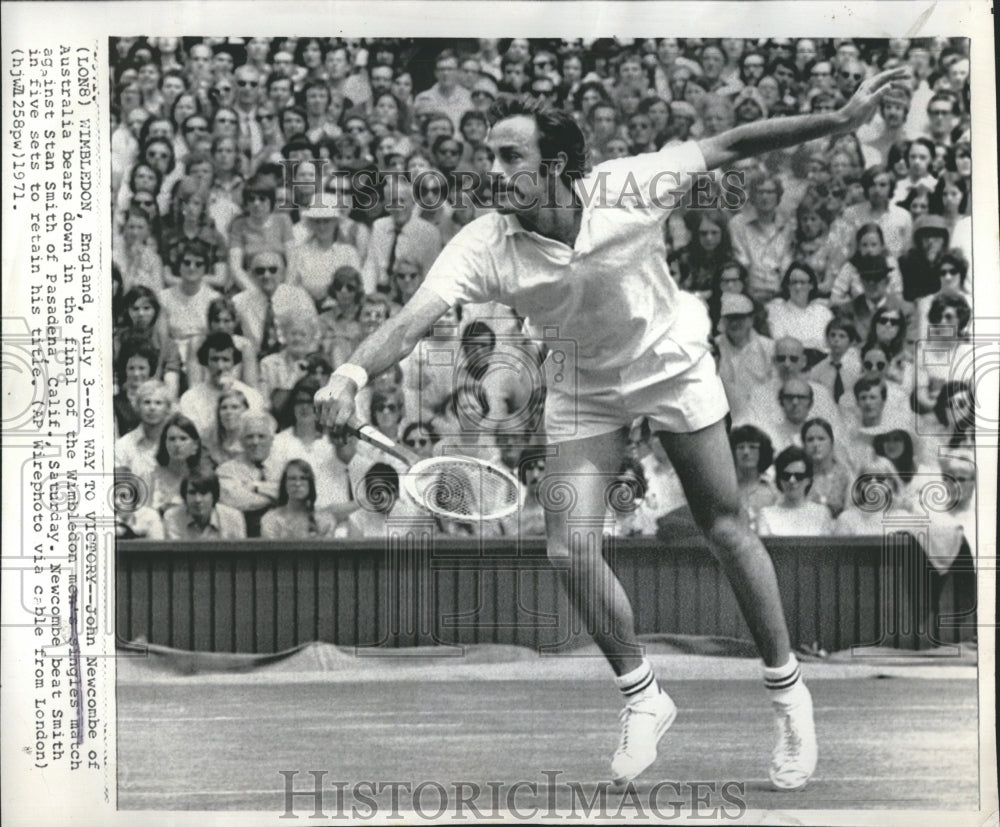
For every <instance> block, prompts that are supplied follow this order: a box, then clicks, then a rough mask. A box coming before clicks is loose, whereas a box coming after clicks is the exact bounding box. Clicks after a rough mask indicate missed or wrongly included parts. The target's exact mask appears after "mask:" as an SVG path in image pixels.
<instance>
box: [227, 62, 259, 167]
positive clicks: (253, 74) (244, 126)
mask: <svg viewBox="0 0 1000 827" xmlns="http://www.w3.org/2000/svg"><path fill="white" fill-rule="evenodd" d="M262 81H263V77H262V76H261V74H260V72H259V71H258V70H257V69H255V68H254V67H253V66H250V65H243V66H240V67H239V68H238V69H237V70H236V71H235V72H234V73H233V83H234V84H235V86H236V95H235V98H234V100H233V111H234V112H235V113H236V117H237V119H238V124H237V126H238V129H239V132H238V134H239V144H240V148H241V149H242V150H243V151H244V152H245V153H247V154H249V155H256V154H257V153H258V152H259V151H260V148H261V147H262V146H263V142H262V140H261V134H260V124H259V123H258V122H257V107H258V105H259V104H260V100H261V84H262Z"/></svg>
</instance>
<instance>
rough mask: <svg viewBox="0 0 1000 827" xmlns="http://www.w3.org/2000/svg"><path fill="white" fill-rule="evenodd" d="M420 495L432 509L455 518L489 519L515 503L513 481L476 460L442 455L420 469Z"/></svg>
mask: <svg viewBox="0 0 1000 827" xmlns="http://www.w3.org/2000/svg"><path fill="white" fill-rule="evenodd" d="M416 487H417V490H418V492H419V496H420V499H422V500H423V502H424V503H425V504H426V505H427V506H428V507H430V509H431V510H433V511H435V512H437V513H438V514H441V515H443V516H449V517H454V518H456V519H462V518H466V519H490V518H496V517H499V516H504V515H506V514H509V513H510V512H511V511H512V510H513V509H514V508H516V507H517V504H518V490H517V486H516V484H515V483H514V482H513V480H512V479H510V478H508V477H507V476H505V475H503V474H501V473H499V472H497V471H494V470H492V469H490V468H489V467H488V466H484V465H480V464H478V463H472V462H465V461H462V460H460V459H442V460H440V461H438V462H436V463H434V464H432V465H431V466H429V467H426V468H423V469H421V471H420V473H419V474H418V479H417V486H416Z"/></svg>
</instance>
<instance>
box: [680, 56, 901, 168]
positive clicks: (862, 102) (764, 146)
mask: <svg viewBox="0 0 1000 827" xmlns="http://www.w3.org/2000/svg"><path fill="white" fill-rule="evenodd" d="M909 71H910V70H909V69H908V68H907V67H905V66H899V67H897V68H895V69H889V70H887V71H885V72H881V73H879V74H877V75H874V76H873V77H870V78H868V80H866V81H864V82H863V83H862V84H861V86H859V87H858V91H857V92H855V93H854V96H853V97H852V98H851V99H850V100H849V101H848V102H847V103H846V104H844V105H843V106H842V107H841V108H840V109H838V110H837V111H836V112H819V113H816V114H812V115H795V116H792V117H789V118H774V119H772V120H766V121H754V122H753V123H748V124H744V125H742V126H737V127H736V128H735V129H730V130H728V131H727V132H723V133H722V134H721V135H715V136H713V137H711V138H705V139H704V140H703V141H700V142H699V144H698V145H699V147H700V148H701V151H702V154H703V155H704V156H705V163H706V165H707V167H708V168H709V169H715V168H716V167H720V166H726V165H728V164H732V163H734V162H736V161H739V160H741V159H742V158H749V157H751V156H754V155H760V154H761V153H762V152H769V151H770V150H774V149H784V148H785V147H789V146H795V145H796V144H801V143H805V142H806V141H811V140H814V139H815V138H823V137H825V136H827V135H833V134H836V133H840V132H851V131H853V130H855V129H857V128H858V127H859V126H861V124H863V123H865V122H867V121H868V119H869V118H871V116H872V114H873V113H874V112H875V108H876V107H877V106H878V102H879V100H880V99H881V97H882V95H883V94H885V92H886V90H888V89H889V87H890V86H891V85H892V82H893V81H897V80H902V79H903V78H905V77H906V76H907V75H908V74H909Z"/></svg>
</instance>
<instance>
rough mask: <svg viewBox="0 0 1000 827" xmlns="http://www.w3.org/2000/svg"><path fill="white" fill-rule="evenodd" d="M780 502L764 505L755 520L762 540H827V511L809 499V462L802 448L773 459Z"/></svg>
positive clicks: (830, 522) (829, 522)
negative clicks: (780, 538)
mask: <svg viewBox="0 0 1000 827" xmlns="http://www.w3.org/2000/svg"><path fill="white" fill-rule="evenodd" d="M774 471H775V478H776V479H777V483H778V491H779V492H780V495H781V497H780V499H779V500H778V502H777V503H775V504H774V505H765V506H763V507H762V508H761V509H760V514H759V516H758V518H757V533H758V534H759V535H760V536H761V537H788V536H793V537H828V536H829V535H830V534H831V532H832V531H833V518H832V516H831V515H830V509H829V508H827V507H826V506H825V505H822V504H821V503H817V502H812V501H811V500H810V499H809V491H810V489H811V488H812V480H813V465H812V460H811V459H810V458H809V456H808V455H807V454H806V452H805V451H803V450H802V448H800V447H798V446H797V445H793V446H790V447H788V448H786V449H785V450H784V451H782V452H781V453H780V454H778V456H777V458H776V459H775V460H774Z"/></svg>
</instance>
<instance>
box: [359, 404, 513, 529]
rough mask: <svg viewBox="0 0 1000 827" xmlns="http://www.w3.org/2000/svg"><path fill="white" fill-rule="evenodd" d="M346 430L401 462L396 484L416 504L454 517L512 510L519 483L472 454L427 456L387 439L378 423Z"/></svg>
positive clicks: (497, 516) (497, 515) (498, 515)
mask: <svg viewBox="0 0 1000 827" xmlns="http://www.w3.org/2000/svg"><path fill="white" fill-rule="evenodd" d="M346 430H347V431H348V432H350V433H352V434H354V435H355V436H357V437H358V439H363V440H364V441H365V442H367V443H368V444H369V445H372V446H374V447H375V448H378V449H379V450H381V451H383V452H384V453H386V454H389V455H390V456H392V457H395V458H396V459H398V460H400V461H402V462H404V463H406V465H407V471H406V473H405V474H403V476H402V479H401V483H402V486H403V488H404V490H405V491H406V493H407V494H409V495H410V497H411V498H412V499H413V501H414V502H415V503H417V505H419V506H420V507H421V508H423V509H425V510H427V511H429V512H430V513H432V514H437V515H438V516H441V517H448V518H450V519H453V520H462V521H476V522H478V521H479V520H501V519H503V518H504V517H507V516H509V515H510V514H512V513H513V512H514V511H516V510H517V507H518V504H519V502H520V496H519V494H520V486H519V485H518V482H517V478H516V477H515V476H514V475H513V474H511V473H510V472H509V471H507V470H506V469H504V468H500V467H499V466H497V465H494V464H493V463H490V462H485V461H484V460H481V459H476V458H475V457H429V458H427V459H421V458H420V457H418V456H417V455H416V454H415V453H414V452H413V451H411V450H409V449H408V448H404V447H403V446H402V445H399V444H397V443H396V442H395V441H393V440H391V439H389V437H387V436H386V435H385V434H383V433H382V432H381V431H380V430H378V429H377V428H374V427H372V426H371V425H363V424H361V423H360V422H352V423H349V424H348V425H347V427H346Z"/></svg>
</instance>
